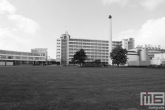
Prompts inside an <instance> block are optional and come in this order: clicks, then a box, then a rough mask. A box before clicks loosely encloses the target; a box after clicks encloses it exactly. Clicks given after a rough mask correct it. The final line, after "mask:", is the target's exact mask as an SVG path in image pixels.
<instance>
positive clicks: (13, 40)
mask: <svg viewBox="0 0 165 110" xmlns="http://www.w3.org/2000/svg"><path fill="white" fill-rule="evenodd" d="M0 41H1V43H0V49H3V50H5V49H6V50H15V51H19V50H20V47H21V48H22V47H25V46H24V45H25V44H26V45H27V44H29V42H28V41H27V40H24V39H22V38H19V37H16V36H14V35H13V30H9V29H8V28H4V29H2V28H0Z"/></svg>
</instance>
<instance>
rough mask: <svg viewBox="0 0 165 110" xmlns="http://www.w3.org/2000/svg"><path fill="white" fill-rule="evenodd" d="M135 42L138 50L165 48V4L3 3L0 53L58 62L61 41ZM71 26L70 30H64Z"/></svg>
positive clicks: (138, 0)
mask: <svg viewBox="0 0 165 110" xmlns="http://www.w3.org/2000/svg"><path fill="white" fill-rule="evenodd" d="M109 15H112V17H113V18H112V20H113V26H112V27H113V30H112V31H113V34H112V35H113V40H121V39H125V38H129V37H133V38H135V44H136V45H145V44H151V45H153V46H155V45H161V47H162V48H165V0H0V49H6V50H13V51H29V52H30V49H31V48H48V54H49V56H50V57H51V58H56V39H57V38H59V37H60V35H61V34H63V33H65V31H66V30H67V31H68V33H69V34H70V35H71V37H72V38H90V39H100V40H101V39H103V40H108V36H109V19H108V16H109ZM66 26H67V28H65V27H66Z"/></svg>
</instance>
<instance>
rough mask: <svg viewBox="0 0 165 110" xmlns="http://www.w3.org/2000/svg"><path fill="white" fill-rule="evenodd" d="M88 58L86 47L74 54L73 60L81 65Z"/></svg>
mask: <svg viewBox="0 0 165 110" xmlns="http://www.w3.org/2000/svg"><path fill="white" fill-rule="evenodd" d="M85 60H87V56H86V53H85V51H84V49H80V50H78V51H77V52H76V53H75V54H74V55H73V58H72V62H74V63H75V62H77V63H79V64H80V65H81V64H82V63H84V61H85Z"/></svg>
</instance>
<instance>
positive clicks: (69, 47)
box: [56, 32, 134, 64]
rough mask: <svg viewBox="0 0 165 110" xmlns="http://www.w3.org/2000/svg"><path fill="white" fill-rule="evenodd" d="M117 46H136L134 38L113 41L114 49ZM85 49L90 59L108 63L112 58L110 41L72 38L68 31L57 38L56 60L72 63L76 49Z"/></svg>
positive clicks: (129, 47) (131, 47)
mask: <svg viewBox="0 0 165 110" xmlns="http://www.w3.org/2000/svg"><path fill="white" fill-rule="evenodd" d="M116 46H122V47H123V48H125V49H133V48H134V39H133V38H129V39H123V40H122V41H112V49H113V48H115V47H116ZM79 49H84V50H85V52H86V55H87V57H88V60H86V62H92V61H94V60H98V59H99V60H101V62H102V63H105V64H108V63H109V59H110V50H109V41H108V40H92V39H77V38H71V36H70V35H69V34H68V32H66V33H65V34H62V35H61V37H60V38H59V39H57V50H56V62H60V63H61V64H72V62H71V58H73V55H74V54H75V52H76V51H78V50H79Z"/></svg>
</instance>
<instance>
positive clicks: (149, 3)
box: [139, 0, 165, 10]
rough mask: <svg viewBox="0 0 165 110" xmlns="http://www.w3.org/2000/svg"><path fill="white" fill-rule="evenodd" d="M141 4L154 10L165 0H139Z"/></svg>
mask: <svg viewBox="0 0 165 110" xmlns="http://www.w3.org/2000/svg"><path fill="white" fill-rule="evenodd" d="M139 3H140V5H142V6H144V7H145V8H146V9H148V10H153V9H155V8H156V7H157V6H159V5H160V4H162V3H165V0H142V1H139Z"/></svg>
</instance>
